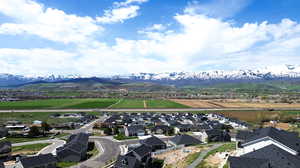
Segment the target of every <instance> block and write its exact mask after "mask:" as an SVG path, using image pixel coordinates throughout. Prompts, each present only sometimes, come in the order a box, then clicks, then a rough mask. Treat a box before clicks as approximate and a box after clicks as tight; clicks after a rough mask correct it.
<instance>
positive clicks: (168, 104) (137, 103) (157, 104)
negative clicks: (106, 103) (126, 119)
mask: <svg viewBox="0 0 300 168" xmlns="http://www.w3.org/2000/svg"><path fill="white" fill-rule="evenodd" d="M144 102H145V103H144ZM111 108H116V109H122V108H124V109H139V108H140V109H143V108H147V109H155V108H189V106H186V105H183V104H180V103H176V102H174V101H171V100H162V99H155V100H143V99H123V100H121V101H120V102H118V103H116V104H114V105H112V106H111Z"/></svg>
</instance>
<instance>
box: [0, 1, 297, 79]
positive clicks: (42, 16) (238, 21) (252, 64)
mask: <svg viewBox="0 0 300 168" xmlns="http://www.w3.org/2000/svg"><path fill="white" fill-rule="evenodd" d="M299 9H300V1H299V0H0V73H10V74H19V75H50V74H54V75H69V74H79V75H87V76H92V75H97V76H101V75H112V74H129V73H136V72H178V71H188V72H199V71H208V70H239V69H259V68H264V67H273V68H274V69H277V68H279V67H282V66H283V65H298V64H300V24H299V22H300V14H299V11H298V10H299Z"/></svg>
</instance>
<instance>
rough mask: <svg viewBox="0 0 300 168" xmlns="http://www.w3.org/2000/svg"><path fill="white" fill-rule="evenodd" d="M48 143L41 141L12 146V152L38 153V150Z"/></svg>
mask: <svg viewBox="0 0 300 168" xmlns="http://www.w3.org/2000/svg"><path fill="white" fill-rule="evenodd" d="M48 145H50V143H41V144H33V145H24V146H14V147H12V153H13V154H23V155H24V154H26V155H33V154H36V153H38V152H39V151H40V150H42V149H43V148H45V147H46V146H48Z"/></svg>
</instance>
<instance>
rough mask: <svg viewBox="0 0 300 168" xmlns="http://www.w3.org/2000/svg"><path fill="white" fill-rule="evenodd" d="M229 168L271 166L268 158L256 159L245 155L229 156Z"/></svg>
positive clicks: (262, 167)
mask: <svg viewBox="0 0 300 168" xmlns="http://www.w3.org/2000/svg"><path fill="white" fill-rule="evenodd" d="M228 163H229V167H230V168H271V167H270V161H269V160H268V159H256V158H246V157H231V156H230V157H229V158H228Z"/></svg>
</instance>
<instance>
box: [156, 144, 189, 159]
mask: <svg viewBox="0 0 300 168" xmlns="http://www.w3.org/2000/svg"><path fill="white" fill-rule="evenodd" d="M182 148H184V145H178V146H173V147H170V148H167V149H163V150H158V151H156V152H152V156H155V155H160V154H163V153H167V152H170V151H173V150H177V149H182Z"/></svg>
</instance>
